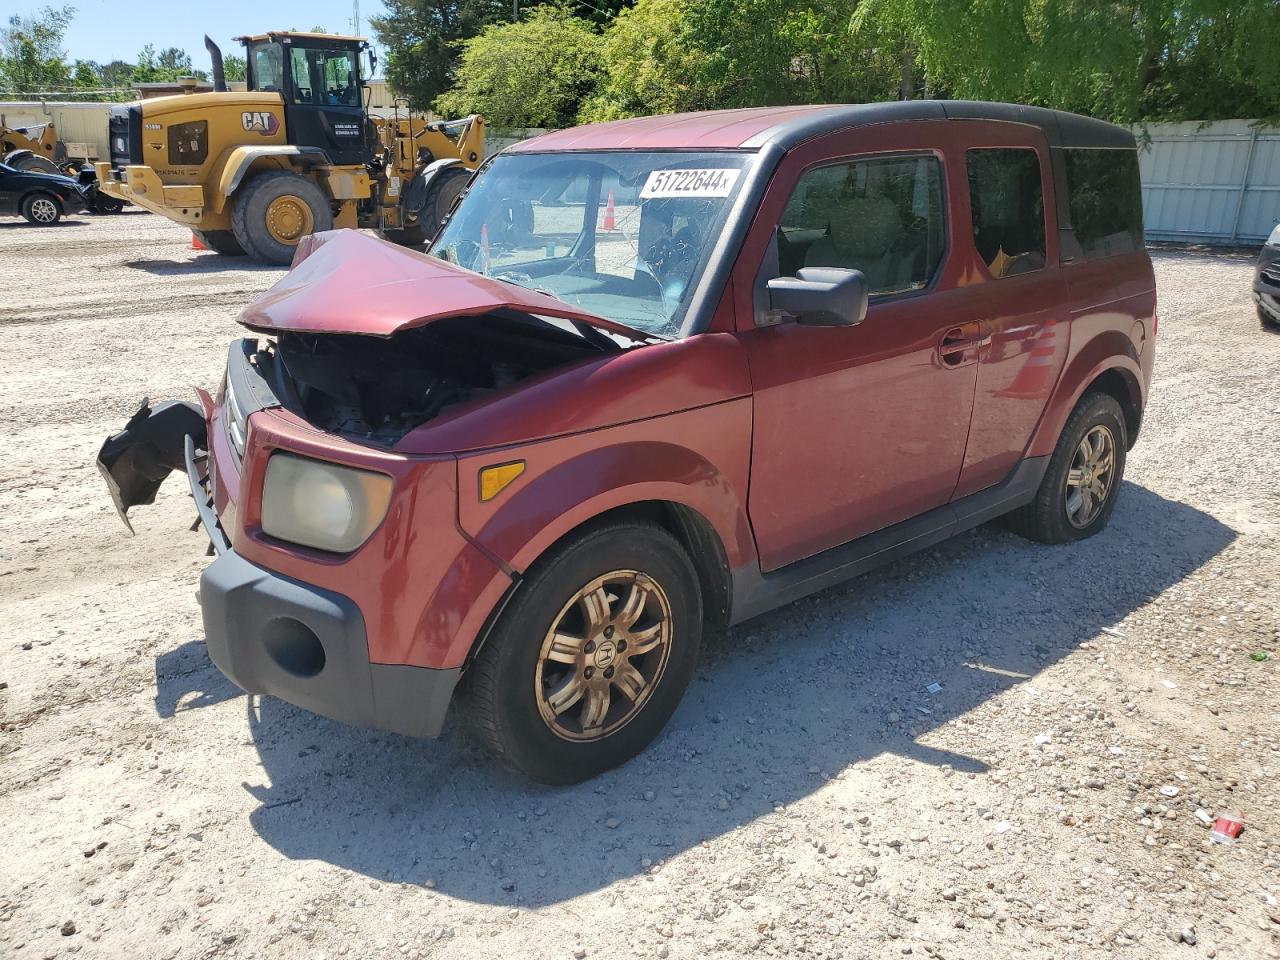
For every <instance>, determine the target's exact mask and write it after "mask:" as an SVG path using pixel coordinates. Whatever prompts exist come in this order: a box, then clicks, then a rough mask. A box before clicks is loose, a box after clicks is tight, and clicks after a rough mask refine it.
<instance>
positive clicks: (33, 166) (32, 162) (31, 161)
mask: <svg viewBox="0 0 1280 960" xmlns="http://www.w3.org/2000/svg"><path fill="white" fill-rule="evenodd" d="M10 166H12V167H13V168H14V169H15V170H22V171H24V172H26V173H56V174H58V175H59V176H61V175H62V168H61V167H59V166H58V165H57V164H56V163H54V162H53V161H52V160H49V159H48V158H46V157H42V156H40V154H38V153H29V154H27V155H26V156H23V157H18V158H17V159H16V160H14V161H13V163H12V164H10Z"/></svg>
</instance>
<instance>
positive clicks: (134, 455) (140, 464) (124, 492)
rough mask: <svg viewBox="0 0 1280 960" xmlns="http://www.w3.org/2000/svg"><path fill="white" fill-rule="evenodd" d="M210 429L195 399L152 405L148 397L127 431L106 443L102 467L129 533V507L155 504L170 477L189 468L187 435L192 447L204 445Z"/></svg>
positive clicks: (101, 451)
mask: <svg viewBox="0 0 1280 960" xmlns="http://www.w3.org/2000/svg"><path fill="white" fill-rule="evenodd" d="M207 429H208V427H207V425H206V422H205V415H204V411H203V410H201V409H200V407H198V406H197V405H196V404H194V403H185V402H182V401H179V400H170V401H168V402H166V403H162V404H159V405H158V406H156V407H154V408H153V407H152V406H151V402H150V400H147V399H143V401H142V405H141V406H140V407H138V412H137V413H135V414H134V415H133V416H132V417H130V418H129V422H128V423H126V424H125V425H124V429H123V430H121V431H120V432H119V433H116V434H112V435H111V436H110V437H108V438H107V439H106V442H104V443H103V444H102V449H100V450H99V451H98V470H99V471H100V472H101V473H102V477H103V479H104V480H106V482H107V490H108V491H109V492H110V494H111V502H112V503H113V504H115V508H116V513H118V514H119V515H120V519H121V520H123V521H124V525H125V526H126V527H128V528H129V532H130V533H133V524H132V523H130V522H129V509H130V508H131V507H136V506H140V505H143V504H148V503H154V502H155V499H156V491H158V490H159V489H160V484H161V483H163V482H164V479H165V477H167V476H168V475H169V473H170V472H171V471H173V470H183V471H185V470H186V460H187V454H186V451H187V442H188V440H187V438H188V437H189V438H190V442H191V444H192V446H193V447H199V448H203V447H204V446H205V443H206V431H207Z"/></svg>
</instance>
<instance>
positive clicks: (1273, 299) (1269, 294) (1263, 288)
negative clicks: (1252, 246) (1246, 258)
mask: <svg viewBox="0 0 1280 960" xmlns="http://www.w3.org/2000/svg"><path fill="white" fill-rule="evenodd" d="M1253 300H1254V303H1256V304H1257V305H1258V309H1259V310H1262V311H1265V312H1266V314H1267V315H1268V316H1269V317H1270V318H1271V321H1272V322H1273V323H1280V247H1275V246H1271V245H1267V246H1265V247H1263V248H1262V253H1260V254H1259V255H1258V264H1257V268H1256V269H1255V271H1254V275H1253Z"/></svg>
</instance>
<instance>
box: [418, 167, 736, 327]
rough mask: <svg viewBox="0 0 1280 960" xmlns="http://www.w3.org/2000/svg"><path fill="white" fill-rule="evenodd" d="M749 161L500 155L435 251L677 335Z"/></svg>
mask: <svg viewBox="0 0 1280 960" xmlns="http://www.w3.org/2000/svg"><path fill="white" fill-rule="evenodd" d="M748 160H749V156H748V155H744V154H740V153H677V152H670V151H668V152H662V153H639V152H631V151H628V152H625V153H623V152H613V153H610V152H600V153H573V154H563V153H562V154H558V155H551V154H511V155H509V156H500V157H498V158H497V159H495V160H494V161H493V163H492V165H491V166H490V167H489V168H488V169H487V170H486V171H485V172H484V173H483V174H482V175H481V176H480V177H479V178H477V180H476V181H475V183H474V184H473V185H472V187H471V189H470V191H469V192H468V193H467V195H466V196H465V197H464V198H463V201H462V203H461V204H460V205H459V207H458V209H457V210H456V211H455V213H454V215H453V217H452V218H451V219H450V220H449V222H448V223H447V224H446V225H445V227H444V229H443V230H442V231H441V233H440V236H439V237H438V238H437V240H436V242H435V244H434V245H433V246H432V248H431V252H432V253H433V254H434V255H435V256H437V257H440V258H442V259H444V260H448V261H450V262H452V263H457V264H460V265H461V266H464V267H466V268H468V269H469V270H474V271H476V272H477V273H483V274H485V275H487V276H490V277H494V278H496V279H499V280H505V281H508V282H510V283H516V284H519V285H520V286H522V287H529V288H531V289H534V290H540V291H542V292H543V293H548V294H551V295H552V296H554V297H558V298H559V299H561V300H564V301H565V302H566V303H571V304H573V305H574V306H578V307H582V308H583V309H584V310H588V311H590V312H592V313H595V314H598V315H600V316H602V317H604V318H606V319H609V320H614V321H616V322H618V323H622V324H626V325H627V326H629V327H632V328H633V329H635V330H639V331H642V332H644V333H650V334H653V335H655V336H659V337H668V338H670V337H675V336H678V335H679V332H680V325H681V322H682V321H683V320H684V315H685V311H686V310H687V309H688V304H689V298H690V296H691V295H692V292H693V288H694V286H695V285H696V282H697V278H698V277H699V276H700V274H701V272H702V270H703V269H704V267H705V264H706V260H707V257H708V254H709V252H710V250H711V247H712V246H713V244H714V242H715V238H716V237H717V236H718V235H719V233H720V230H721V228H722V227H723V225H724V221H725V217H726V215H727V214H728V211H729V208H730V206H731V205H732V203H733V200H734V198H735V197H736V196H737V193H738V190H739V189H741V183H742V179H743V177H744V175H745V174H744V167H745V165H746V163H747V162H748Z"/></svg>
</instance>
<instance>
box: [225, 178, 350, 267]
mask: <svg viewBox="0 0 1280 960" xmlns="http://www.w3.org/2000/svg"><path fill="white" fill-rule="evenodd" d="M332 229H333V210H332V209H331V208H330V206H329V198H328V197H326V196H325V195H324V191H323V190H321V189H320V188H319V187H318V186H316V184H315V183H314V182H312V181H311V180H308V179H307V178H306V177H304V176H302V175H301V174H298V173H291V172H289V171H287V170H272V171H269V172H267V173H260V174H258V175H257V176H256V177H254V178H253V179H252V180H250V181H249V182H248V183H246V184H245V185H244V186H242V187H241V188H240V189H239V190H238V191H237V192H236V195H235V197H234V199H232V201H231V231H232V233H233V234H234V235H235V239H236V242H237V243H239V244H240V247H241V248H242V249H243V250H244V252H245V253H247V254H248V255H249V256H251V257H253V258H254V259H256V260H262V261H265V262H266V263H279V264H285V265H288V264H290V263H292V262H293V253H294V250H296V249H297V246H298V241H299V240H301V239H302V238H303V237H305V236H307V235H308V234H312V233H320V232H322V231H324V230H332Z"/></svg>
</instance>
